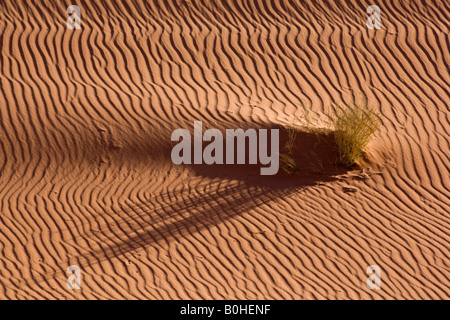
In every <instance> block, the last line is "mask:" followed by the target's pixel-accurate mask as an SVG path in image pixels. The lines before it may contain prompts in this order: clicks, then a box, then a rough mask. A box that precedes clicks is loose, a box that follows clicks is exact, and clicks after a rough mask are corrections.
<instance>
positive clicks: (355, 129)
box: [332, 103, 380, 167]
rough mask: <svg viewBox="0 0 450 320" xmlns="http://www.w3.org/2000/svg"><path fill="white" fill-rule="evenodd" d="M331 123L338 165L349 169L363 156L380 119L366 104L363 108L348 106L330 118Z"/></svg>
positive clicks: (378, 125)
mask: <svg viewBox="0 0 450 320" xmlns="http://www.w3.org/2000/svg"><path fill="white" fill-rule="evenodd" d="M338 107H339V106H338ZM332 123H333V126H334V135H335V140H336V145H337V147H338V150H339V163H340V164H342V165H344V166H347V167H350V166H353V165H354V164H357V163H358V160H359V159H360V158H361V157H362V156H363V155H364V148H365V147H366V145H367V143H368V142H369V140H370V137H371V135H372V134H373V133H374V132H375V131H377V130H378V128H379V127H380V118H379V116H378V114H377V113H376V112H375V111H373V110H371V109H368V108H367V103H366V105H365V108H362V107H360V106H358V105H356V104H354V105H349V104H348V105H347V108H344V109H341V111H340V112H338V113H337V115H336V116H335V117H334V118H332Z"/></svg>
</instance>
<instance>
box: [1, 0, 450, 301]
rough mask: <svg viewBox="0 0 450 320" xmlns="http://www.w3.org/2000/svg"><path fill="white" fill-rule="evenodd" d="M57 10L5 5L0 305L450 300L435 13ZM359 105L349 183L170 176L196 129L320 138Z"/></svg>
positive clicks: (191, 4)
mask: <svg viewBox="0 0 450 320" xmlns="http://www.w3.org/2000/svg"><path fill="white" fill-rule="evenodd" d="M71 4H72V3H71V1H69V2H60V1H49V0H44V1H42V2H41V1H39V2H35V1H30V0H29V1H26V0H20V1H15V2H13V1H4V2H1V3H0V46H1V58H0V68H1V70H0V83H1V85H0V123H1V126H0V298H1V299H97V298H100V299H144V298H147V299H439V298H446V299H448V298H449V297H450V285H449V284H450V251H449V247H450V246H449V241H450V215H449V213H450V201H449V198H450V179H449V168H450V158H449V155H450V147H449V145H450V138H449V137H450V135H449V131H450V117H449V116H450V112H449V102H450V96H449V92H450V84H449V79H450V75H449V68H448V66H449V65H450V54H449V52H450V51H449V47H450V44H449V37H448V34H449V23H448V21H449V19H450V16H449V12H450V2H449V1H445V0H443V1H426V0H417V1H410V2H405V1H398V0H394V1H386V0H384V1H377V5H378V6H379V7H380V8H381V12H382V20H381V22H382V28H381V29H380V30H368V28H367V26H366V20H367V17H368V16H369V15H368V14H366V13H365V11H366V8H367V7H368V6H369V5H371V4H372V3H371V2H367V1H282V0H273V1H266V0H255V1H246V0H236V1H223V2H222V1H212V0H211V1H200V0H191V1H184V0H159V1H157V0H154V1H134V0H128V1H126V0H124V1H113V2H109V1H101V0H92V1H77V4H78V5H79V7H80V8H81V29H78V30H77V29H74V30H70V29H68V28H67V26H66V20H67V18H68V16H69V15H68V14H67V13H66V9H67V7H68V6H69V5H71ZM361 93H364V94H365V95H366V96H367V99H368V102H369V105H370V106H371V107H372V108H374V109H375V110H376V111H377V112H379V113H380V115H381V118H382V125H381V129H380V130H379V131H377V132H376V134H375V135H374V137H373V139H372V140H371V142H370V143H369V146H368V148H367V153H368V160H367V161H366V162H365V163H364V166H363V167H362V168H361V169H358V170H355V171H346V172H333V171H330V170H324V171H320V170H319V171H320V172H315V171H314V170H310V168H307V166H305V167H304V168H302V170H304V172H305V174H303V175H300V176H298V177H289V176H286V175H283V174H282V173H280V174H278V175H276V176H269V177H268V176H260V175H259V174H258V173H255V171H252V170H251V169H250V170H247V169H246V168H245V167H238V168H236V166H233V167H230V166H226V165H223V166H216V167H208V166H206V165H201V166H195V165H192V166H176V165H173V164H172V162H171V160H170V150H171V148H172V144H171V142H170V135H171V132H172V131H173V130H174V129H176V128H180V127H182V128H190V127H191V126H192V124H193V122H194V121H195V120H202V121H203V123H204V124H205V125H207V126H209V127H220V128H233V127H236V128H239V127H241V125H242V124H244V125H246V124H247V125H249V126H254V127H274V126H282V125H285V124H288V123H291V122H292V121H293V120H294V118H295V117H296V116H298V115H299V114H301V110H302V107H301V104H303V105H304V106H305V107H306V108H307V109H308V110H309V111H310V113H311V116H312V117H313V118H314V119H315V123H316V124H317V126H319V127H320V126H321V123H322V124H323V123H325V120H326V119H327V115H331V114H333V113H334V112H335V111H336V110H335V109H334V108H335V107H334V106H333V104H332V102H338V103H340V104H345V103H352V102H355V101H356V102H357V101H358V99H360V97H361ZM303 138H304V139H302V141H303V143H304V144H302V145H301V146H300V148H301V150H304V154H305V157H306V155H308V154H310V153H311V152H313V153H314V152H315V151H316V150H315V149H314V147H313V145H315V143H312V142H311V141H312V140H308V139H312V138H311V137H309V136H307V135H305V136H304V137H303ZM307 140H308V141H310V142H311V143H306V141H307ZM322 149H323V148H322ZM326 150H328V149H326ZM329 152H330V154H332V152H333V151H332V150H330V151H329ZM321 157H327V152H325V154H323V155H321ZM305 159H306V158H305ZM308 159H309V158H308ZM305 161H306V160H305ZM308 161H309V162H307V163H312V162H313V160H311V159H309V160H308ZM305 163H306V162H305ZM349 190H350V191H352V192H347V191H349ZM70 265H78V266H80V268H81V271H82V288H81V290H68V288H67V287H66V279H67V276H68V274H66V269H67V267H68V266H70ZM369 265H378V266H379V267H380V269H381V272H382V274H381V281H382V284H381V289H380V290H369V289H368V288H367V286H366V279H367V277H368V275H367V274H366V269H367V267H368V266H369Z"/></svg>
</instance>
